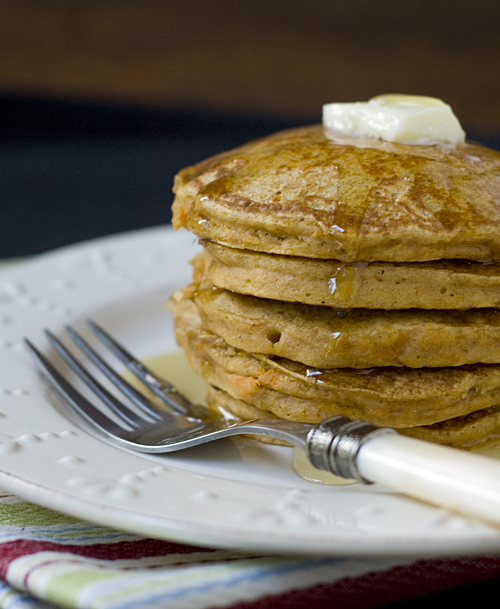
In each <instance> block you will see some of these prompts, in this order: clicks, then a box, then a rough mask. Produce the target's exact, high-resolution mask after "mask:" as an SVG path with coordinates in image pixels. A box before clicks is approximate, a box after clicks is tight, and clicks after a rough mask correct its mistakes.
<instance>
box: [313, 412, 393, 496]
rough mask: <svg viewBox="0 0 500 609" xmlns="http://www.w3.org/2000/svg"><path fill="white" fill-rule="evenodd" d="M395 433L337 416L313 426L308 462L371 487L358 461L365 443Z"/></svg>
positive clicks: (386, 428) (384, 428)
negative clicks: (361, 471) (359, 453)
mask: <svg viewBox="0 0 500 609" xmlns="http://www.w3.org/2000/svg"><path fill="white" fill-rule="evenodd" d="M395 433H396V432H395V431H394V429H390V428H388V427H376V426H375V425H372V424H371V423H366V422H365V421H351V419H348V418H347V417H343V416H340V415H339V416H335V417H331V418H330V419H326V420H325V421H322V422H321V423H320V424H319V425H316V426H314V427H313V428H312V429H311V431H310V432H309V434H308V436H307V449H308V455H309V460H310V461H311V463H312V464H313V465H314V467H316V468H318V469H321V470H325V471H328V472H332V473H334V474H336V475H337V476H340V477H341V478H350V479H353V480H358V481H359V482H363V483H364V484H372V482H373V480H367V479H366V478H364V477H363V476H362V475H361V474H360V472H359V469H358V466H357V463H356V458H357V456H358V452H359V449H360V448H361V446H362V445H363V443H364V442H366V440H369V439H371V438H373V437H375V436H380V435H384V434H395Z"/></svg>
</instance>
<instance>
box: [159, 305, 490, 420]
mask: <svg viewBox="0 0 500 609" xmlns="http://www.w3.org/2000/svg"><path fill="white" fill-rule="evenodd" d="M170 308H171V309H172V310H173V314H174V318H175V330H176V339H177V342H178V343H179V345H180V346H181V347H182V348H183V349H184V351H185V353H186V355H187V358H188V360H189V362H190V365H191V367H192V368H193V369H194V370H195V371H196V372H197V373H198V374H200V375H201V376H202V377H203V378H204V379H205V380H207V381H208V382H209V383H210V384H211V385H213V386H215V387H217V388H219V389H222V390H223V391H226V392H227V393H229V394H230V395H231V396H232V397H233V398H236V399H239V400H243V401H244V402H246V403H247V404H250V405H251V406H255V407H257V408H259V409H260V410H263V411H265V412H270V413H273V414H274V415H276V416H278V417H280V418H283V419H288V420H294V421H301V422H305V423H319V422H320V421H322V420H324V419H326V418H328V417H331V416H333V415H336V414H342V415H345V416H348V417H350V418H352V419H363V420H366V421H369V422H371V423H373V424H375V425H382V426H390V427H394V428H406V427H415V426H422V425H433V424H435V423H438V422H442V421H445V420H447V419H450V418H455V417H459V416H463V415H466V414H470V413H472V412H476V411H478V410H483V409H486V408H490V407H492V406H495V405H496V404H499V403H500V365H494V364H475V365H469V366H460V367H455V368H453V367H443V368H424V369H411V368H406V367H405V368H395V367H379V368H371V369H365V370H355V369H352V368H337V369H330V370H322V369H318V368H312V367H308V366H305V365H304V364H301V363H299V362H294V361H292V360H287V359H284V358H279V357H274V358H273V357H269V356H264V355H258V354H252V353H249V352H246V351H243V350H240V349H237V348H235V347H231V346H230V345H228V343H227V342H225V341H224V340H223V339H222V338H220V337H218V336H217V335H216V334H214V333H213V332H210V331H208V330H204V329H202V327H201V324H200V318H199V315H198V312H197V309H196V306H195V305H194V303H193V302H192V301H191V300H180V301H177V302H176V301H171V303H170Z"/></svg>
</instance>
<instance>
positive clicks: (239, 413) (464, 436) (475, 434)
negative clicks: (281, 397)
mask: <svg viewBox="0 0 500 609" xmlns="http://www.w3.org/2000/svg"><path fill="white" fill-rule="evenodd" d="M206 403H207V406H209V407H210V408H213V409H215V410H222V411H223V412H225V413H230V416H234V417H235V418H236V419H240V420H250V419H265V418H277V417H276V415H273V414H272V413H269V412H265V411H263V410H260V409H259V408H256V407H255V406H251V405H250V404H247V403H246V402H244V401H243V400H239V399H237V398H233V397H232V396H230V395H229V393H227V392H226V391H222V390H221V389H217V388H215V387H210V388H209V390H208V393H207V397H206ZM398 431H399V433H402V434H404V435H406V436H412V437H414V438H418V439H419V440H425V441H427V442H436V443H437V444H445V445H447V446H454V447H456V448H474V447H476V446H478V445H481V444H482V443H484V442H485V441H487V440H490V439H493V438H496V437H499V436H500V406H491V407H490V408H486V409H484V410H478V411H476V412H472V413H470V414H466V415H463V416H461V417H455V418H452V419H448V420H446V421H442V422H441V423H435V424H434V425H421V426H419V427H403V428H401V429H398ZM253 437H255V436H253ZM258 439H259V440H261V441H266V438H265V437H262V436H258ZM267 441H269V440H267ZM272 443H279V442H272Z"/></svg>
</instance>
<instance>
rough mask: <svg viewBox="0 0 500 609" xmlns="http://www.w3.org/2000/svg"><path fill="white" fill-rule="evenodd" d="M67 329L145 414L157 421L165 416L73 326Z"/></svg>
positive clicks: (96, 363) (84, 351)
mask: <svg viewBox="0 0 500 609" xmlns="http://www.w3.org/2000/svg"><path fill="white" fill-rule="evenodd" d="M66 331H67V332H68V334H69V335H70V336H71V338H72V339H73V342H74V343H75V344H76V345H77V347H78V348H79V349H80V350H81V351H82V352H83V353H84V354H85V355H86V356H87V357H88V358H89V360H90V361H91V362H92V363H93V364H94V365H95V366H96V367H97V368H98V369H99V370H100V371H101V372H102V373H103V374H104V376H105V377H106V378H107V379H108V380H109V381H111V382H112V383H113V385H114V386H115V387H116V388H117V389H119V390H120V391H121V392H122V393H123V395H125V396H127V397H128V398H129V399H130V400H131V402H132V403H133V404H135V405H136V406H137V407H138V408H139V409H140V410H141V411H142V412H143V413H144V414H146V415H148V416H149V417H151V418H153V419H154V420H156V421H161V420H162V419H163V418H164V417H162V416H161V414H160V413H159V412H158V409H157V408H155V407H154V406H153V405H152V404H151V402H150V401H149V400H148V399H147V398H146V396H144V395H143V394H142V393H140V392H139V391H137V389H135V387H132V385H130V383H128V382H127V381H126V380H125V379H124V378H123V377H122V376H120V375H119V374H118V373H117V372H115V370H113V369H112V368H111V366H109V365H108V364H107V363H106V362H105V361H104V360H103V359H102V358H101V357H100V356H99V355H98V354H97V353H96V352H95V351H94V350H93V349H92V348H91V347H90V345H89V344H88V343H87V342H85V341H84V340H83V338H82V337H81V336H80V335H79V334H78V333H77V332H76V331H75V330H73V328H72V327H71V326H66Z"/></svg>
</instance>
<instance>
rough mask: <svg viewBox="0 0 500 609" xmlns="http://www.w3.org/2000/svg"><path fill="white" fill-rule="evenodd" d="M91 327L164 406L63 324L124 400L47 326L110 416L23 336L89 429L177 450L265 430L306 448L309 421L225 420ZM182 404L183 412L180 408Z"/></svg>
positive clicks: (119, 440)
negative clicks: (161, 400) (97, 377)
mask: <svg viewBox="0 0 500 609" xmlns="http://www.w3.org/2000/svg"><path fill="white" fill-rule="evenodd" d="M89 327H90V328H91V329H92V331H93V332H94V333H95V335H96V337H97V338H98V339H99V340H100V341H101V342H102V343H103V344H104V346H105V347H107V348H108V349H110V350H111V351H112V353H113V354H115V355H116V356H117V357H118V358H119V359H120V361H122V363H125V365H126V366H127V368H128V369H129V370H130V371H131V372H132V373H133V374H134V375H135V376H136V377H137V378H138V379H139V380H140V381H141V383H143V384H144V386H145V387H146V388H147V389H149V390H153V388H155V389H156V391H153V392H154V394H155V395H156V396H158V391H159V392H160V393H161V394H162V395H163V397H164V398H165V397H166V399H164V400H163V402H164V404H165V407H163V408H160V407H158V405H157V404H155V403H154V402H153V401H152V400H150V399H149V398H147V397H146V396H145V395H144V394H143V393H141V392H140V391H138V390H137V389H135V388H134V387H133V386H131V385H130V383H128V382H127V381H125V379H124V378H123V377H122V376H121V375H120V374H118V373H117V372H116V371H115V370H114V369H113V368H112V367H111V366H109V364H107V362H106V361H105V360H104V359H103V358H102V357H101V356H100V355H99V354H98V353H97V352H96V351H95V350H94V349H93V348H92V347H91V346H90V345H89V344H88V343H87V342H86V341H85V340H84V339H83V338H82V337H81V336H80V335H79V334H78V333H77V332H76V331H75V330H73V329H72V328H71V327H67V328H66V330H67V332H68V336H69V337H70V338H71V340H72V341H73V343H74V344H75V345H76V346H77V347H78V348H79V349H80V351H81V352H82V353H83V354H84V355H85V356H86V357H87V359H88V360H89V361H90V362H91V363H92V364H93V365H94V366H95V367H96V368H97V369H98V370H99V371H100V372H101V373H102V374H103V375H104V376H105V377H106V378H107V379H108V380H109V381H110V382H111V383H112V384H113V385H114V386H115V387H116V388H117V389H118V390H119V391H120V392H121V393H122V394H123V395H124V396H125V397H126V399H127V401H129V402H130V403H131V405H132V407H131V406H129V405H127V404H125V403H124V402H123V401H122V400H119V399H118V398H116V396H115V395H114V394H112V393H111V392H110V391H109V390H108V389H106V387H104V386H103V385H102V383H100V382H99V381H98V380H97V379H96V377H95V376H93V375H92V374H90V373H89V372H88V371H87V369H86V368H84V367H83V366H82V364H80V363H79V361H78V360H77V359H76V358H75V357H74V355H72V354H71V352H70V351H69V350H68V349H67V348H66V347H65V346H64V345H63V343H62V342H61V341H60V340H59V339H58V338H57V337H56V336H54V335H53V334H52V333H51V332H49V331H46V335H47V338H48V340H49V342H50V343H51V345H52V346H53V348H54V349H55V350H56V352H57V353H58V354H59V355H60V357H61V358H62V359H63V360H64V361H65V362H66V363H67V364H68V366H69V367H70V368H71V370H72V371H73V372H74V373H75V374H76V376H77V377H78V378H79V379H80V380H81V381H82V382H83V383H84V385H85V386H86V387H88V388H89V389H90V390H91V391H92V392H93V393H94V394H95V395H96V396H97V398H98V399H99V401H100V402H102V403H103V404H104V405H105V407H106V408H107V409H109V411H110V414H111V413H112V414H113V415H114V418H113V417H112V416H111V417H110V416H108V415H107V414H105V413H104V412H103V411H102V410H101V409H100V408H96V407H95V406H94V405H93V404H92V403H91V402H90V401H89V400H88V399H87V398H86V397H85V396H84V395H83V394H82V393H80V392H79V391H77V389H76V388H75V387H74V385H72V384H71V383H70V382H69V381H68V380H67V379H66V378H65V377H64V376H63V375H62V374H61V373H60V372H59V371H58V370H57V369H56V368H55V366H54V365H53V364H52V363H51V362H50V361H49V359H48V358H47V357H46V356H45V355H43V354H42V353H41V352H40V351H39V350H38V349H37V348H36V347H35V346H34V345H33V344H32V343H31V342H30V341H29V340H28V339H25V341H26V344H27V345H28V347H29V348H30V349H31V351H32V352H33V354H34V355H35V357H36V359H37V361H38V364H39V366H40V369H41V371H42V373H43V375H44V376H45V378H46V379H47V380H48V381H49V382H50V383H51V385H52V386H53V387H55V388H56V389H57V390H58V392H59V393H60V394H61V395H62V396H63V397H64V398H65V400H66V402H67V403H68V404H69V405H70V407H71V410H72V412H74V413H76V414H77V416H78V418H79V421H80V422H82V423H83V424H84V425H85V427H86V429H88V430H89V431H91V432H94V433H98V434H99V435H100V436H105V437H106V438H107V440H108V441H109V442H111V443H113V444H117V445H119V446H122V447H128V448H131V449H132V450H135V451H140V452H149V453H155V452H156V453H160V452H170V451H174V450H180V449H183V448H187V447H189V446H194V445H196V444H201V443H205V442H209V441H212V440H215V439H218V438H221V437H226V436H230V435H236V434H244V433H245V434H252V433H254V434H264V435H268V436H271V437H275V438H279V439H281V440H285V441H287V442H289V443H291V444H294V445H297V446H301V447H303V448H305V446H306V437H307V434H308V432H309V430H310V429H311V425H304V424H302V423H294V422H291V421H283V420H281V419H269V420H267V419H266V420H263V421H258V422H244V423H242V422H235V421H227V420H225V419H224V418H223V417H222V415H220V414H219V413H216V412H215V411H213V410H211V409H208V408H206V407H204V406H199V405H195V404H192V403H191V402H190V401H189V400H188V399H187V398H185V397H184V396H182V395H181V394H180V393H178V392H177V391H176V390H174V391H173V389H175V388H173V386H172V385H171V383H169V382H168V381H166V380H165V379H161V378H160V377H159V376H157V375H156V374H155V373H154V372H153V371H151V370H150V369H148V368H147V367H146V366H145V365H144V364H142V362H140V361H139V360H137V359H136V358H135V357H134V356H133V355H132V354H130V353H129V352H128V351H126V350H125V349H124V347H122V345H120V344H119V343H118V342H117V341H116V340H115V339H113V338H112V337H111V336H110V335H109V334H107V333H106V332H105V331H104V330H103V329H102V328H99V326H97V324H95V323H94V322H89ZM162 387H167V391H166V394H165V393H163V392H162V391H161V388H162ZM171 396H175V398H176V399H175V400H174V401H173V402H172V401H171V400H170V399H169V398H170V397H171ZM158 397H159V396H158ZM181 409H182V413H180V412H179V411H180V410H181Z"/></svg>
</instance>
